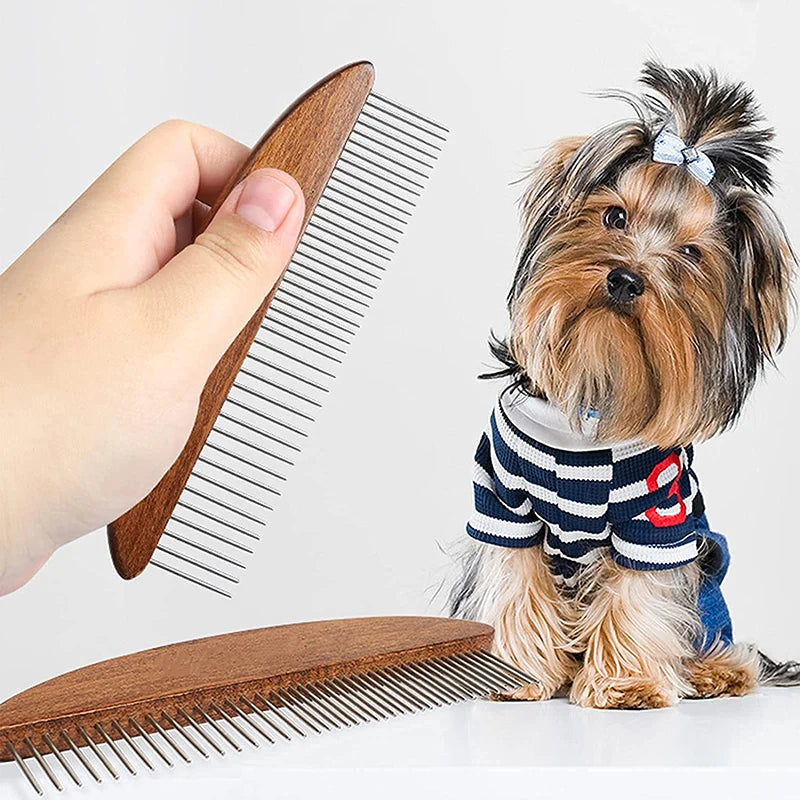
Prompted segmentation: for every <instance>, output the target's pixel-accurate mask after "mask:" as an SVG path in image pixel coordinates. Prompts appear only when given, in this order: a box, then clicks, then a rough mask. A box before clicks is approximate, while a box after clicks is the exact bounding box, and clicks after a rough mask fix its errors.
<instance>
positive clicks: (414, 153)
mask: <svg viewBox="0 0 800 800" xmlns="http://www.w3.org/2000/svg"><path fill="white" fill-rule="evenodd" d="M372 83H373V68H372V65H371V64H369V63H367V62H359V63H356V64H351V65H350V66H348V67H345V68H343V69H341V70H339V71H338V72H335V73H333V74H332V75H329V76H328V77H327V78H325V79H324V80H322V81H321V82H320V83H318V84H317V85H316V86H314V87H313V88H312V89H310V90H309V91H308V92H307V93H306V94H305V95H303V96H302V97H301V98H300V99H299V100H297V101H296V102H295V103H294V104H293V105H292V106H291V107H290V108H289V109H288V110H287V111H286V112H285V113H284V115H283V116H282V117H281V118H280V119H279V120H278V121H277V122H276V123H275V124H274V125H273V126H272V127H271V128H270V129H269V131H268V132H267V133H266V134H265V135H264V137H263V138H262V139H261V141H260V142H259V143H258V144H257V145H256V147H255V148H254V149H253V151H252V152H251V154H250V156H249V158H248V159H247V161H246V162H245V164H244V166H243V167H242V169H241V170H240V171H239V173H238V174H236V175H235V176H234V177H233V178H232V179H231V181H230V182H229V184H228V186H227V187H226V189H225V190H224V191H223V192H222V194H221V196H220V198H219V199H218V201H217V203H216V205H215V207H214V208H213V209H212V213H213V211H215V210H216V208H217V207H218V206H219V205H220V204H221V203H222V201H223V200H224V198H225V197H226V196H227V195H228V193H229V192H230V191H231V189H232V188H233V187H234V186H235V185H236V184H237V183H238V182H239V181H241V180H242V179H243V178H244V177H245V176H246V175H248V174H249V173H250V172H251V171H252V170H254V169H258V168H261V167H278V168H280V169H283V170H286V171H287V172H289V173H291V174H292V175H293V176H294V177H295V178H296V179H297V181H298V183H299V184H300V186H301V187H302V189H303V192H304V194H305V198H306V217H305V221H304V225H305V227H304V233H303V235H302V237H301V238H300V241H299V244H298V247H297V249H296V252H295V254H294V257H293V258H292V261H291V264H290V265H289V267H288V269H287V270H286V272H285V273H284V276H283V278H282V280H281V282H280V285H279V286H278V287H277V288H276V289H273V291H272V292H271V293H270V295H269V296H268V297H267V298H266V299H265V300H264V302H263V303H262V305H261V307H260V308H259V309H258V311H257V312H256V314H255V315H254V316H253V318H252V319H251V320H250V322H249V323H248V324H247V325H246V326H245V328H244V329H243V330H242V332H241V333H240V334H239V336H238V338H237V339H236V340H235V341H234V342H233V344H232V345H231V346H230V348H229V349H228V351H227V352H226V353H225V355H224V356H223V357H222V359H221V360H220V362H219V364H218V365H217V367H216V368H215V369H214V371H213V372H212V374H211V376H210V378H209V379H208V382H207V384H206V386H205V389H204V391H203V394H202V397H201V399H200V408H199V412H198V415H197V420H196V422H195V425H194V429H193V430H192V433H191V436H190V437H189V441H188V443H187V444H186V447H185V448H184V450H183V452H182V453H181V455H180V456H179V458H178V459H177V461H176V462H175V464H174V465H173V466H172V467H171V469H170V470H169V472H167V474H166V475H165V476H164V478H163V479H162V480H161V482H160V483H159V484H158V485H157V486H156V488H155V489H153V491H152V492H151V493H150V494H149V495H148V496H147V497H146V498H144V500H142V501H141V502H140V503H139V504H138V505H136V506H135V507H134V508H133V509H131V510H130V511H128V512H127V513H126V514H124V515H123V516H121V517H120V518H119V519H117V520H116V521H115V522H113V523H112V524H111V525H109V527H108V539H109V545H110V549H111V555H112V558H113V561H114V564H115V566H116V568H117V571H118V572H119V574H120V575H121V576H122V577H123V578H134V577H135V576H137V575H138V574H139V573H141V572H142V570H143V569H144V568H145V567H146V566H147V564H148V563H152V564H154V565H156V566H157V567H160V568H161V569H163V570H167V571H168V572H170V573H172V574H174V575H177V576H179V577H181V578H185V579H187V580H189V581H191V582H192V583H194V584H196V585H199V586H203V587H205V588H207V589H210V590H212V591H214V592H217V593H218V594H222V595H226V596H228V597H230V596H231V595H230V591H229V589H230V588H231V587H232V585H234V584H236V583H237V582H238V580H239V579H238V577H237V576H238V574H240V570H242V569H244V567H245V563H244V561H245V559H246V558H247V557H248V556H249V555H250V554H251V553H252V552H253V549H252V545H253V543H254V542H255V541H256V540H258V539H259V537H260V534H261V532H262V530H263V526H264V525H265V521H266V516H267V515H268V513H269V512H270V511H272V510H273V509H274V500H275V498H277V497H278V496H279V495H280V486H281V484H282V482H283V481H285V480H286V472H287V470H288V469H289V468H290V467H291V466H292V465H293V462H294V458H295V457H296V455H297V453H298V452H299V451H300V448H301V446H302V445H303V443H304V441H305V440H306V438H307V437H308V432H309V426H310V425H311V424H312V423H313V422H314V414H315V413H316V412H317V411H318V409H319V408H320V407H321V401H322V400H323V398H324V396H325V395H326V394H327V393H328V392H329V391H330V387H331V382H332V381H333V379H334V378H335V370H336V368H337V367H338V366H339V365H340V364H341V363H342V357H343V356H344V355H345V353H346V352H347V348H348V346H349V344H350V342H351V340H352V338H353V336H354V335H355V333H356V331H357V330H358V328H359V324H360V321H361V320H362V318H363V317H364V313H365V311H366V309H367V308H368V307H369V305H370V301H371V300H372V297H373V293H374V291H375V290H376V289H377V288H378V283H379V282H380V279H381V275H382V273H383V272H384V271H385V270H386V266H387V264H388V262H389V261H390V258H391V255H392V253H393V249H394V246H395V245H396V244H397V243H398V239H399V236H400V235H401V233H402V232H403V229H404V227H405V226H406V224H407V222H408V219H409V217H410V215H411V210H412V209H413V207H414V205H415V201H416V200H417V199H418V198H419V196H420V192H421V190H422V189H423V188H424V185H425V180H426V179H427V178H428V175H429V173H430V170H431V168H432V166H433V162H434V161H435V159H436V156H437V154H438V152H439V151H440V150H441V145H442V143H443V141H444V138H445V134H446V132H447V131H446V129H445V128H443V127H441V126H440V125H438V124H437V123H435V122H432V121H430V120H428V119H426V118H424V117H422V116H420V115H418V114H416V113H415V112H413V111H410V110H408V109H406V108H404V107H402V106H400V105H398V104H396V103H394V102H393V101H391V100H388V99H386V98H384V97H381V96H380V95H377V94H375V93H373V92H371V89H372ZM267 310H269V313H267ZM154 555H155V557H154Z"/></svg>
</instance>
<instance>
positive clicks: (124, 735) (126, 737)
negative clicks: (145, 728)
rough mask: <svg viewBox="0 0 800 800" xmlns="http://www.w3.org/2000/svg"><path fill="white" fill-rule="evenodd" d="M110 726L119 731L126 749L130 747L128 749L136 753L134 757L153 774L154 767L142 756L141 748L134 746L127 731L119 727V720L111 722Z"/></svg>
mask: <svg viewBox="0 0 800 800" xmlns="http://www.w3.org/2000/svg"><path fill="white" fill-rule="evenodd" d="M111 726H112V727H113V728H116V729H117V730H118V731H119V733H120V736H122V738H123V739H124V740H125V743H126V744H127V745H128V747H130V749H131V750H133V752H134V753H136V755H137V756H138V757H139V760H140V761H141V762H142V763H143V764H144V765H145V766H146V767H147V769H149V770H150V772H153V771H154V770H155V767H153V763H152V762H151V761H150V759H149V758H148V757H147V756H146V755H145V754H144V751H143V750H142V748H141V747H139V745H138V744H136V742H135V741H134V740H133V738H132V737H131V736H130V734H129V733H128V731H126V730H125V728H123V727H122V725H120V723H119V720H116V719H115V720H112V722H111Z"/></svg>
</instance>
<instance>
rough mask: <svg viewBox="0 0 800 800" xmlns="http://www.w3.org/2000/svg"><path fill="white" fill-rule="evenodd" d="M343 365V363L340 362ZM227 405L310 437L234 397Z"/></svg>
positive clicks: (228, 399)
mask: <svg viewBox="0 0 800 800" xmlns="http://www.w3.org/2000/svg"><path fill="white" fill-rule="evenodd" d="M340 363H341V362H340ZM226 402H227V403H230V404H231V405H233V406H237V407H238V408H241V409H243V410H244V411H249V412H250V413H251V414H255V415H256V416H257V417H261V419H263V420H266V421H267V422H271V423H272V424H273V425H278V426H279V427H281V428H285V429H286V430H287V431H291V432H292V433H296V434H297V435H298V436H303V437H308V434H307V433H306V432H305V431H303V430H300V428H296V427H295V426H294V425H290V424H289V423H288V422H284V421H283V420H281V419H278V418H277V417H273V416H272V415H271V414H266V413H264V412H263V411H261V410H260V409H258V408H255V407H254V406H251V405H249V404H248V403H243V402H242V401H241V400H237V399H236V398H234V397H228V398H227V400H226Z"/></svg>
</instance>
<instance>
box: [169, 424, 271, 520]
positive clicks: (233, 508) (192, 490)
mask: <svg viewBox="0 0 800 800" xmlns="http://www.w3.org/2000/svg"><path fill="white" fill-rule="evenodd" d="M220 416H222V414H220ZM224 419H228V417H227V416H226V417H224ZM206 480H208V481H209V482H210V483H215V481H212V480H210V479H208V478H207V479H206ZM221 488H224V487H221ZM184 491H186V492H189V494H193V495H196V496H197V497H202V498H203V500H208V502H210V503H213V504H214V505H217V506H219V507H220V508H225V509H227V510H228V511H230V512H231V513H233V514H238V515H239V516H240V517H244V518H245V519H249V520H250V521H251V522H255V523H256V524H257V525H263V524H264V520H262V519H260V518H259V517H254V516H253V515H252V514H249V513H248V512H246V511H242V509H240V508H238V507H237V506H233V505H231V504H230V503H226V502H225V501H224V500H220V499H219V498H218V497H212V496H211V495H210V494H206V493H205V492H202V491H200V489H198V488H197V487H195V486H185V487H184ZM245 499H249V498H247V497H246V498H245ZM265 508H266V509H267V510H268V511H272V507H271V506H265Z"/></svg>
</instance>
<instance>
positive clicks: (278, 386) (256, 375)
mask: <svg viewBox="0 0 800 800" xmlns="http://www.w3.org/2000/svg"><path fill="white" fill-rule="evenodd" d="M279 299H280V298H277V297H276V298H275V300H279ZM273 302H275V301H273ZM289 308H292V306H289ZM304 313H305V312H304ZM309 316H310V315H309ZM343 330H345V331H346V329H343ZM239 372H240V374H242V375H247V376H248V377H249V378H253V379H254V380H257V381H259V382H260V383H263V384H264V385H265V386H270V387H272V388H273V389H278V390H279V391H281V392H284V393H285V394H288V395H289V396H290V397H294V398H295V399H296V400H302V401H303V402H304V403H308V404H309V405H310V406H314V407H315V408H322V403H318V402H317V401H316V400H315V399H314V398H313V397H309V396H308V395H306V394H303V393H302V392H298V391H297V390H296V389H291V388H289V387H288V386H284V385H283V384H282V383H278V382H277V381H274V380H271V379H270V378H267V377H266V376H265V375H261V374H259V373H258V372H253V371H252V370H249V369H247V368H246V367H241V368H240V369H239ZM234 385H235V386H237V387H239V388H241V386H240V384H239V383H237V382H234ZM245 463H250V462H245ZM251 466H253V465H252V464H251Z"/></svg>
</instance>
